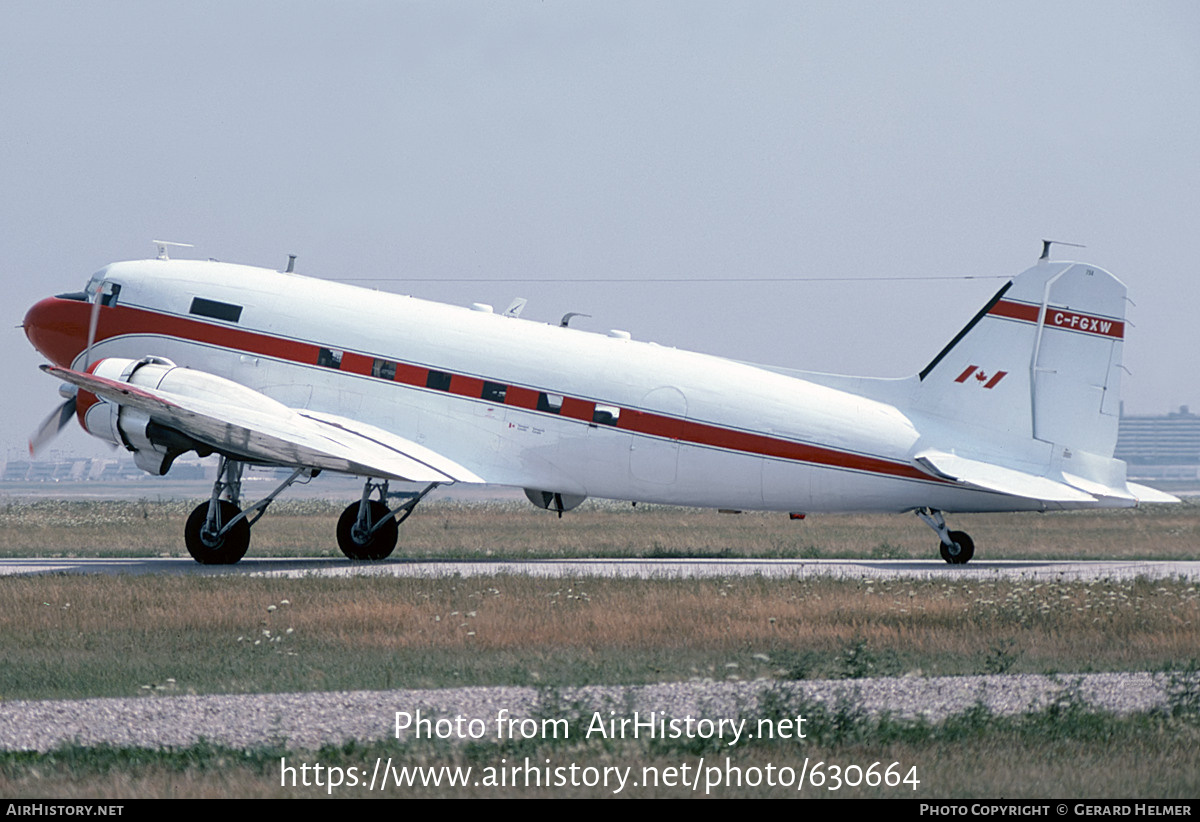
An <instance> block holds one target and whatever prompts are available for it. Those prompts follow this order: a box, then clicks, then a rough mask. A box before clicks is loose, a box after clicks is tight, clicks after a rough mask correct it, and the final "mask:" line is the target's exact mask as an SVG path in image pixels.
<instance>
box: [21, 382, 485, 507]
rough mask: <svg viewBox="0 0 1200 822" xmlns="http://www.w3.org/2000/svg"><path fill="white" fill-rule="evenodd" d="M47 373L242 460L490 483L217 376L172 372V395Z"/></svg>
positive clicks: (367, 429)
mask: <svg viewBox="0 0 1200 822" xmlns="http://www.w3.org/2000/svg"><path fill="white" fill-rule="evenodd" d="M155 367H156V368H165V366H155ZM42 370H43V371H45V372H47V373H48V374H51V375H53V376H55V377H58V378H59V379H61V380H64V381H65V382H68V383H71V384H72V385H75V386H78V387H79V388H80V389H82V390H84V391H87V392H89V393H92V394H95V395H96V396H97V397H100V398H102V399H104V400H107V401H108V402H110V403H115V404H116V405H118V406H121V407H122V408H133V409H136V410H137V411H140V412H142V413H143V414H145V415H147V416H148V417H149V419H150V420H151V421H153V422H155V423H157V424H158V425H159V426H162V427H165V428H168V429H171V430H172V431H175V432H178V433H180V434H183V435H184V436H185V437H187V438H190V439H192V440H195V441H196V442H198V443H201V444H203V445H205V446H208V447H209V448H211V449H213V450H214V451H217V452H220V453H223V454H226V455H228V456H231V457H233V458H235V459H241V460H245V461H250V462H261V463H268V464H273V465H284V466H291V467H296V468H299V467H306V468H320V469H323V470H329V471H339V472H343V473H348V474H359V475H364V476H374V477H386V478H389V479H400V480H409V481H413V482H443V483H447V482H472V483H482V482H485V480H484V479H483V478H481V477H480V476H478V475H477V474H475V473H474V472H473V471H471V470H469V469H468V468H466V467H464V466H462V465H460V464H458V463H457V462H455V461H453V460H450V459H447V458H446V457H443V456H442V455H440V454H438V453H436V452H434V451H431V450H430V449H428V448H425V447H424V446H422V445H418V444H417V443H415V442H413V441H411V440H409V439H406V438H404V437H401V436H398V435H396V434H393V433H391V432H389V431H385V430H383V429H381V428H377V427H375V426H372V425H367V424H366V423H362V422H359V421H357V420H352V419H348V418H346V417H339V416H336V415H332V414H320V413H316V412H310V411H303V410H297V409H294V408H288V407H287V406H285V405H283V404H282V403H278V402H276V401H275V400H272V399H271V398H269V397H267V396H265V395H263V394H260V393H258V392H256V391H253V390H252V389H249V388H247V387H245V386H243V385H240V384H238V383H234V382H232V381H230V380H226V379H224V378H223V377H218V376H216V375H214V374H207V373H205V372H202V371H192V370H190V369H179V368H175V367H174V366H171V370H174V371H176V372H184V373H183V374H182V375H177V378H176V379H175V380H174V381H173V382H172V381H171V380H169V379H166V378H165V374H160V375H158V376H157V378H156V384H157V385H175V386H177V387H178V389H179V390H177V391H167V390H163V389H161V388H157V387H149V386H147V385H136V384H134V383H132V382H126V381H121V380H114V379H110V378H108V377H104V376H99V375H97V374H88V373H82V372H79V371H73V370H71V369H68V368H60V367H58V366H53V365H44V366H42ZM97 370H100V369H97ZM137 373H142V372H137ZM131 379H132V377H131ZM195 394H203V396H196V395H195Z"/></svg>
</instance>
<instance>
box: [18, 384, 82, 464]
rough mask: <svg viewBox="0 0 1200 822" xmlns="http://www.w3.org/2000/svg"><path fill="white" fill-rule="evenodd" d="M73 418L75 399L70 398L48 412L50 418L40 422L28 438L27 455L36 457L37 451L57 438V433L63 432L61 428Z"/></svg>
mask: <svg viewBox="0 0 1200 822" xmlns="http://www.w3.org/2000/svg"><path fill="white" fill-rule="evenodd" d="M73 416H75V397H71V398H70V399H69V400H67V401H66V402H64V403H63V404H62V405H60V406H59V407H58V408H55V409H54V410H53V411H51V412H50V416H48V417H46V419H44V420H42V424H41V425H39V426H38V429H37V431H35V432H34V433H33V436H32V437H30V438H29V454H30V455H31V456H37V454H38V452H39V451H41V450H42V449H43V448H45V447H46V446H47V445H48V444H49V443H50V441H51V440H53V439H54V438H55V437H57V436H58V432H59V431H62V430H63V427H64V426H66V424H67V423H68V422H70V421H71V417H73Z"/></svg>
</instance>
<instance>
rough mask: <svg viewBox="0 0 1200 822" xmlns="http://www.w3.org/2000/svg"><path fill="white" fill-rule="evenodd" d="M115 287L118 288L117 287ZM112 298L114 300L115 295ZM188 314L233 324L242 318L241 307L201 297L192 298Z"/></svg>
mask: <svg viewBox="0 0 1200 822" xmlns="http://www.w3.org/2000/svg"><path fill="white" fill-rule="evenodd" d="M117 287H118V288H119V286H117ZM113 298H114V299H115V298H116V295H115V294H114V295H113ZM105 305H108V303H105ZM188 313H189V314H195V315H196V316H198V317H212V318H213V319H214V320H224V321H225V322H229V323H235V322H237V321H238V320H240V319H241V318H242V307H241V306H240V305H233V304H232V303H221V302H217V301H216V300H206V299H204V298H203V297H193V298H192V307H191V309H190V310H189V311H188Z"/></svg>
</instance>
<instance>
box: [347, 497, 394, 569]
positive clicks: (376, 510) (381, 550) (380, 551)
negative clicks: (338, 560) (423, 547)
mask: <svg viewBox="0 0 1200 822" xmlns="http://www.w3.org/2000/svg"><path fill="white" fill-rule="evenodd" d="M358 506H359V503H357V502H352V503H350V505H348V506H346V510H345V511H343V512H342V515H341V516H340V517H338V524H337V541H338V547H339V548H341V549H342V553H343V554H345V555H346V556H347V557H349V558H350V559H358V560H379V559H387V558H388V557H389V556H391V554H392V551H394V550H395V549H396V539H397V537H398V536H399V532H400V525H399V524H398V523H397V522H396V518H395V517H393V516H389V515H388V507H387V506H386V505H384V504H383V503H382V502H380V501H379V500H370V501H369V502H368V503H367V507H368V508H369V515H370V523H369V524H370V525H372V526H374V525H375V524H376V523H377V522H379V521H380V520H381V519H383V518H384V517H387V522H385V523H384V524H383V525H382V526H381V527H380V528H379V530H377V531H375V532H374V533H373V534H371V536H370V537H369V538H368V539H367V541H366V542H360V541H359V540H357V539H355V538H354V526H355V524H356V523H357V522H358Z"/></svg>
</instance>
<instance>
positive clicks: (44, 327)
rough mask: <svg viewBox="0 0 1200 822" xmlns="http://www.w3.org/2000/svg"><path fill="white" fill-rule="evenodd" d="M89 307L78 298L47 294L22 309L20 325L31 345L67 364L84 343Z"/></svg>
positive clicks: (51, 357)
mask: <svg viewBox="0 0 1200 822" xmlns="http://www.w3.org/2000/svg"><path fill="white" fill-rule="evenodd" d="M90 309H91V305H90V304H89V303H86V302H83V301H81V300H74V299H63V298H61V297H47V298H46V299H44V300H40V301H39V302H37V303H36V304H35V305H34V306H33V307H32V308H30V309H29V311H27V312H26V313H25V320H24V322H23V323H22V324H21V325H22V327H23V328H24V329H25V336H26V337H28V338H29V342H31V343H33V347H34V348H36V349H37V350H38V351H40V352H41V353H42V354H43V355H44V356H45V357H47V358H48V359H49V360H50V361H51V362H53V363H54V364H55V365H61V366H62V367H63V368H70V367H71V363H73V362H74V361H75V358H76V357H78V356H79V355H80V354H81V353H82V352H83V349H84V348H86V347H87V335H88V317H89V314H90Z"/></svg>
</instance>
